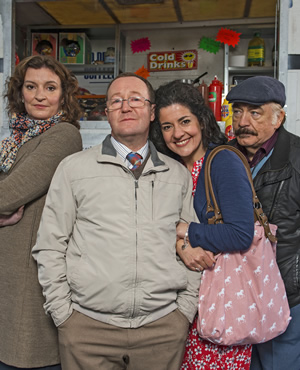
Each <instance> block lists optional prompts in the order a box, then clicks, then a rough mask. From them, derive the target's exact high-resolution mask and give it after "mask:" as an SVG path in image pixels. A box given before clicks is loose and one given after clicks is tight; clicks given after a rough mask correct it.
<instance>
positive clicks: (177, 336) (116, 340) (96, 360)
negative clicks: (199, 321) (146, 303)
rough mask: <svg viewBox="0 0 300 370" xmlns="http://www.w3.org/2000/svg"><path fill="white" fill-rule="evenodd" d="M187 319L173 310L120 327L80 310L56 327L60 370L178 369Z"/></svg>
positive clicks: (186, 330) (182, 352)
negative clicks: (133, 325)
mask: <svg viewBox="0 0 300 370" xmlns="http://www.w3.org/2000/svg"><path fill="white" fill-rule="evenodd" d="M188 328H189V322H188V320H187V318H186V317H185V316H184V315H183V314H182V313H181V312H180V311H179V310H178V309H177V310H175V311H173V312H171V313H170V314H168V315H166V316H165V317H163V318H161V319H159V320H157V321H154V322H152V323H150V324H147V325H145V326H142V327H140V328H137V329H124V328H119V327H117V326H113V325H109V324H105V323H103V322H100V321H97V320H94V319H91V318H90V317H88V316H86V315H83V314H82V313H80V312H77V311H73V313H72V315H71V316H70V317H69V319H68V320H67V321H65V322H64V323H63V324H62V325H60V326H59V328H58V334H59V349H60V356H61V365H62V369H63V370H97V369H101V370H102V369H103V370H121V369H122V370H123V369H126V370H179V368H180V366H181V362H182V358H183V355H184V351H185V342H186V338H187V334H188Z"/></svg>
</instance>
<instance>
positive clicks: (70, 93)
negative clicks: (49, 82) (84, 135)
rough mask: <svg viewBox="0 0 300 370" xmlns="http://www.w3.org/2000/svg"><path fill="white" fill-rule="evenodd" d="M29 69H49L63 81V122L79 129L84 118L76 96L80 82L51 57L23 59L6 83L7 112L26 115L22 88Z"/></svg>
mask: <svg viewBox="0 0 300 370" xmlns="http://www.w3.org/2000/svg"><path fill="white" fill-rule="evenodd" d="M28 68H33V69H40V68H48V69H50V70H51V71H53V72H54V73H55V74H56V75H57V76H58V77H59V78H60V81H61V87H62V96H61V98H62V100H63V102H64V103H63V106H62V109H63V112H64V115H63V116H62V118H61V120H62V121H66V122H69V123H71V124H72V125H74V126H76V127H77V128H79V127H80V126H79V123H78V121H79V118H80V117H81V116H82V110H81V108H80V105H79V102H78V99H77V97H76V95H77V94H78V81H77V79H76V77H75V76H74V75H73V74H72V73H71V72H70V71H69V70H68V69H67V68H66V67H65V66H64V65H63V64H62V63H60V62H58V61H57V60H55V59H54V58H53V57H51V56H47V55H34V56H30V57H28V58H25V59H23V60H22V61H21V62H20V63H19V64H18V65H17V66H16V68H15V72H14V74H13V75H12V76H11V77H10V78H9V79H8V81H7V82H6V91H7V92H6V94H5V97H6V98H7V106H6V108H7V111H8V113H10V114H12V113H26V110H25V105H24V103H23V102H22V88H23V84H24V79H25V75H26V71H27V69H28Z"/></svg>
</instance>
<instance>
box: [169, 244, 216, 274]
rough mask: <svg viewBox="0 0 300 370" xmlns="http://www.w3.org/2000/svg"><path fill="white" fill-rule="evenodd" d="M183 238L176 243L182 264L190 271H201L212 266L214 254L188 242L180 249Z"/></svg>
mask: <svg viewBox="0 0 300 370" xmlns="http://www.w3.org/2000/svg"><path fill="white" fill-rule="evenodd" d="M182 245H183V240H182V239H180V240H178V241H177V244H176V251H177V254H178V255H179V257H180V258H181V259H182V261H183V262H184V264H185V265H186V266H187V267H188V268H189V269H190V270H192V271H202V270H204V269H207V268H209V267H212V266H213V265H214V263H215V262H216V260H215V257H214V254H213V253H212V252H210V251H206V250H204V249H203V248H201V247H196V248H193V247H191V245H190V244H188V246H187V247H186V248H185V249H184V250H182Z"/></svg>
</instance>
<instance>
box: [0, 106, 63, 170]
mask: <svg viewBox="0 0 300 370" xmlns="http://www.w3.org/2000/svg"><path fill="white" fill-rule="evenodd" d="M62 115H63V112H58V113H56V114H55V115H54V116H52V117H51V118H48V119H47V120H34V119H31V118H29V117H28V116H27V114H25V113H19V114H13V116H12V118H11V120H10V123H9V127H10V128H11V129H12V133H11V135H10V136H8V137H7V138H5V139H3V140H2V141H1V142H0V171H3V172H8V171H9V170H10V168H11V166H12V165H13V164H14V162H15V160H16V157H17V154H18V150H19V149H20V147H21V146H22V145H23V144H25V143H26V142H27V141H29V140H30V139H32V138H33V137H35V136H38V135H40V134H42V133H43V132H45V131H46V130H48V129H49V128H50V127H52V126H54V125H56V124H57V123H58V122H59V121H61V119H60V118H61V116H62Z"/></svg>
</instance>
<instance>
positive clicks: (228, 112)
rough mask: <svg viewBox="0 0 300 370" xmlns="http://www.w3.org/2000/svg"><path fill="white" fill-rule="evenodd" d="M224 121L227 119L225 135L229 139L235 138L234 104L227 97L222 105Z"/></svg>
mask: <svg viewBox="0 0 300 370" xmlns="http://www.w3.org/2000/svg"><path fill="white" fill-rule="evenodd" d="M221 116H222V121H225V136H226V137H227V139H228V140H232V139H234V137H235V136H234V133H233V127H232V104H230V103H229V102H228V100H227V99H224V100H223V104H222V107H221Z"/></svg>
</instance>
